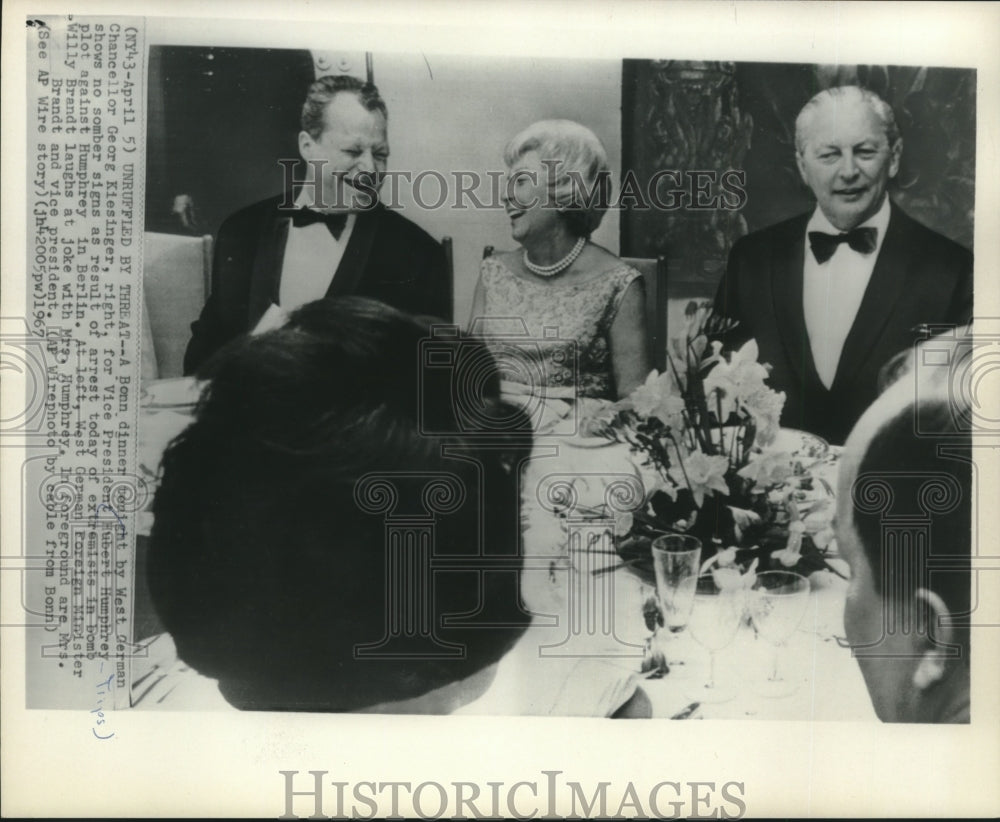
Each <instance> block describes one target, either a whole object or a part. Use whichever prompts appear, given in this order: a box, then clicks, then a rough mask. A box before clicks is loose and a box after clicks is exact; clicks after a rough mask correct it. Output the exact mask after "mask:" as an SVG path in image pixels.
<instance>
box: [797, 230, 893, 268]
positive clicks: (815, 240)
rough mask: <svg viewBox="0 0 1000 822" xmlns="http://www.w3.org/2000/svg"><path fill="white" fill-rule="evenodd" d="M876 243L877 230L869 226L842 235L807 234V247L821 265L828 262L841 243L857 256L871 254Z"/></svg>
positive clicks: (813, 232)
mask: <svg viewBox="0 0 1000 822" xmlns="http://www.w3.org/2000/svg"><path fill="white" fill-rule="evenodd" d="M877 242H878V229H877V228H873V227H871V226H867V227H865V228H855V229H852V230H851V231H848V232H846V233H844V234H824V233H823V232H822V231H810V232H809V247H810V248H812V253H813V255H814V256H815V257H816V262H818V263H820V264H822V263H825V262H826V261H827V260H829V259H830V258H831V257H832V256H833V253H834V252H835V251H836V250H837V246H838V245H840V244H841V243H847V244H848V245H849V246H850V247H851V248H853V249H854V250H855V251H857V252H858V253H859V254H871V253H872V252H873V251H874V250H875V245H876V244H877Z"/></svg>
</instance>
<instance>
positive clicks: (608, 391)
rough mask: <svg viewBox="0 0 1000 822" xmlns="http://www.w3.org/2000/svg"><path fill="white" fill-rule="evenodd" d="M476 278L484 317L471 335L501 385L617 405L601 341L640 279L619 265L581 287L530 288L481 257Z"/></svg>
mask: <svg viewBox="0 0 1000 822" xmlns="http://www.w3.org/2000/svg"><path fill="white" fill-rule="evenodd" d="M481 276H482V284H483V291H484V295H485V311H484V314H485V317H484V318H483V319H482V320H481V321H480V322H479V323H478V325H477V327H476V330H477V332H478V333H479V334H481V335H482V336H483V338H484V339H485V340H486V343H487V345H488V346H489V348H490V350H491V352H492V353H493V355H494V357H496V359H497V361H498V364H499V366H500V369H501V372H502V377H503V379H505V380H510V381H513V382H518V383H524V384H527V385H529V386H539V385H544V386H547V387H548V386H555V387H559V388H563V389H572V388H573V387H575V388H576V396H577V397H595V398H600V399H615V398H616V395H615V382H614V374H613V372H612V369H611V350H610V346H609V342H608V339H609V334H610V330H611V324H612V323H613V322H614V319H615V316H616V315H617V313H618V307H619V306H620V305H621V301H622V298H623V297H624V296H625V292H626V291H627V290H628V287H629V286H630V285H631V284H632V282H633V281H634V280H635V279H636V278H637V277H641V276H642V275H641V274H640V273H639V272H638V271H636V270H635V269H634V268H631V267H629V266H628V265H625V264H624V263H620V264H619V265H617V266H615V267H614V268H612V269H609V270H608V271H606V272H604V273H603V274H599V275H596V276H593V277H589V278H587V279H585V280H571V281H569V282H566V283H563V282H559V281H557V282H552V283H536V282H532V281H529V280H525V279H523V278H521V277H518V276H517V275H515V274H513V273H512V272H511V271H510V270H509V269H508V268H507V267H506V266H505V265H504V264H503V263H502V262H501V261H500V260H499V259H498V258H496V257H487V258H486V259H485V260H483V263H482V268H481Z"/></svg>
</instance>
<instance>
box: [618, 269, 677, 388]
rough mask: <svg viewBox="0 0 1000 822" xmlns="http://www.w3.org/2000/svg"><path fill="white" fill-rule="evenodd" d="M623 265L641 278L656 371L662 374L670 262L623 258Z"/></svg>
mask: <svg viewBox="0 0 1000 822" xmlns="http://www.w3.org/2000/svg"><path fill="white" fill-rule="evenodd" d="M622 262H624V263H627V264H628V265H630V266H632V268H634V269H635V270H636V271H638V272H639V273H640V274H642V279H643V283H644V285H645V286H646V330H647V333H648V334H649V347H650V352H651V353H652V356H653V368H655V369H656V370H657V371H659V372H660V373H661V374H662V373H663V372H664V371H665V370H666V368H667V258H666V257H665V256H664V255H662V254H661V255H660V256H659V257H622Z"/></svg>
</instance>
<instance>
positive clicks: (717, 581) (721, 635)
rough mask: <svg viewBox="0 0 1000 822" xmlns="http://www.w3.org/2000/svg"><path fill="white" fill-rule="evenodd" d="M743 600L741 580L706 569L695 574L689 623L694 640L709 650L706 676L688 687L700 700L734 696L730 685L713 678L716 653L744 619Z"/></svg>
mask: <svg viewBox="0 0 1000 822" xmlns="http://www.w3.org/2000/svg"><path fill="white" fill-rule="evenodd" d="M745 603H746V596H745V590H744V588H743V583H742V581H741V580H740V579H739V578H738V577H737V578H736V579H735V580H733V579H730V578H727V577H722V576H721V575H720V576H718V577H717V575H716V574H713V573H706V574H702V575H701V576H699V577H698V579H697V583H696V586H695V591H694V597H693V600H692V606H691V619H690V622H689V624H688V627H689V628H690V631H691V636H692V637H694V639H695V641H696V642H697V643H698V644H699V645H701V646H702V647H704V648H706V649H707V650H708V653H709V668H708V679H707V680H706V681H705V682H704V683H702V685H701V686H700V687H698V688H696V689H693V690H691V691H689V694H690V696H691V698H692V699H697V700H699V701H701V702H726V701H728V700H730V699H732V698H733V697H734V696H736V690H735V689H734V688H733V687H732V686H725V685H720V684H719V683H718V682H717V681H716V656H717V655H718V652H719V651H721V650H722V649H723V648H725V647H726V646H727V645H729V643H730V642H732V641H733V638H734V637H735V636H736V631H737V629H738V628H739V627H740V622H742V620H743V610H744V606H745Z"/></svg>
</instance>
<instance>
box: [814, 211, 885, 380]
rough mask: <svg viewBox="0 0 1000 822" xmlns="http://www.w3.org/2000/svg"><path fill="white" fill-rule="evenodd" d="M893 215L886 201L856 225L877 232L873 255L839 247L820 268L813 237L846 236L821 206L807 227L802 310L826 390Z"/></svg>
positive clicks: (846, 246)
mask: <svg viewBox="0 0 1000 822" xmlns="http://www.w3.org/2000/svg"><path fill="white" fill-rule="evenodd" d="M889 214H890V209H889V198H888V197H886V198H885V200H884V202H883V203H882V208H880V209H879V210H878V212H877V213H876V214H875V215H874V216H873V217H871V218H870V219H868V220H866V221H865V222H863V223H861V225H860V226H858V228H863V227H868V226H871V227H873V228H875V229H876V230H877V232H878V236H877V238H876V240H875V250H874V251H873V252H872V253H871V254H862V253H860V252H858V251H855V250H854V249H853V248H851V247H850V246H849V245H848V244H847V243H840V245H838V246H837V249H836V251H834V253H833V256H832V257H831V258H830V259H829V260H827V261H826V262H825V263H823V264H822V265H821V264H820V263H818V262H816V257H815V256H814V255H813V252H812V248H810V246H809V232H810V231H822V232H823V233H824V234H841V233H843V232H841V231H840V230H839V229H837V228H834V226H833V224H832V223H831V222H830V221H829V220H828V219H827V218H826V215H825V214H823V212H822V211H820V209H819V207H817V208H816V211H815V213H814V214H813V216H812V217H811V218H810V220H809V224H808V225H807V226H806V242H805V261H804V264H803V266H802V310H803V313H804V315H805V321H806V332H807V333H808V335H809V345H810V347H811V348H812V356H813V362H814V363H815V364H816V371H817V373H818V374H819V378H820V380H822V381H823V385H825V386H826V387H827V388H829V387H830V386H831V385H833V378H834V376H835V375H836V373H837V364H838V363H839V362H840V354H841V351H842V350H843V348H844V341H845V340H846V339H847V334H848V332H850V330H851V325H853V323H854V318H855V317H856V316H857V314H858V309H859V308H860V307H861V300H862V298H863V297H864V296H865V289H866V288H867V287H868V281H869V280H870V279H871V276H872V270H873V269H874V268H875V260H876V259H877V258H878V253H879V250H880V249H881V248H882V241H883V239H885V231H886V228H888V226H889Z"/></svg>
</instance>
